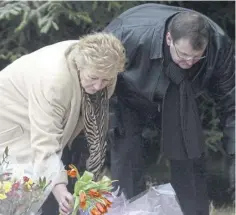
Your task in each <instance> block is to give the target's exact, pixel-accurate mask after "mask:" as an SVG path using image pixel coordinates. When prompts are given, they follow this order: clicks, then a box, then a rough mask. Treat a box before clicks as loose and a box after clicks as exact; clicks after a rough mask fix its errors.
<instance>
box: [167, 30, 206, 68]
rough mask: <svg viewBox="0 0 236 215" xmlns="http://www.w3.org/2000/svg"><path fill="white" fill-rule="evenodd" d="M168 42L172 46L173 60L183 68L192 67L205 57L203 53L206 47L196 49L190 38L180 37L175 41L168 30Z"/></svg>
mask: <svg viewBox="0 0 236 215" xmlns="http://www.w3.org/2000/svg"><path fill="white" fill-rule="evenodd" d="M166 42H167V45H168V46H169V47H170V54H171V58H172V60H173V61H174V62H175V63H176V64H177V65H178V66H179V67H180V68H182V69H190V68H191V67H192V66H193V65H194V64H195V63H197V62H198V61H199V60H201V59H203V58H205V56H203V54H204V51H205V48H206V47H204V48H203V49H202V50H194V49H193V48H192V46H191V44H190V43H189V40H188V39H179V40H177V41H176V42H175V43H174V42H173V40H172V38H171V35H170V33H169V32H168V33H167V35H166Z"/></svg>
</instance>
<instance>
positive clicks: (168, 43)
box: [166, 31, 172, 46]
mask: <svg viewBox="0 0 236 215" xmlns="http://www.w3.org/2000/svg"><path fill="white" fill-rule="evenodd" d="M171 41H172V38H171V35H170V32H169V31H168V32H167V34H166V43H167V45H168V46H170V44H171Z"/></svg>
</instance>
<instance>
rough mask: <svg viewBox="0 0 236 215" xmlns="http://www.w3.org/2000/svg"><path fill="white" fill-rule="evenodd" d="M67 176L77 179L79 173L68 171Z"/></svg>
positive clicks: (72, 170)
mask: <svg viewBox="0 0 236 215" xmlns="http://www.w3.org/2000/svg"><path fill="white" fill-rule="evenodd" d="M67 175H69V176H70V177H71V178H76V176H77V172H76V170H75V169H71V170H67Z"/></svg>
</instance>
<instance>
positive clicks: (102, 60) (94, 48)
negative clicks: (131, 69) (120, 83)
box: [75, 32, 126, 78]
mask: <svg viewBox="0 0 236 215" xmlns="http://www.w3.org/2000/svg"><path fill="white" fill-rule="evenodd" d="M76 48H77V50H78V56H77V57H76V59H75V61H76V64H77V67H78V68H80V69H82V68H84V69H85V68H86V70H88V71H94V72H95V73H96V75H98V76H101V77H103V78H113V77H115V76H117V74H118V72H123V71H124V67H125V61H126V56H125V48H124V46H123V45H122V43H121V41H120V40H119V39H118V38H116V37H115V36H114V35H112V34H111V33H103V32H100V33H93V34H88V35H86V36H83V37H81V38H80V39H79V41H78V43H77V44H76Z"/></svg>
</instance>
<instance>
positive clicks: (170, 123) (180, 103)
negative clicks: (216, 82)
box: [162, 48, 204, 159]
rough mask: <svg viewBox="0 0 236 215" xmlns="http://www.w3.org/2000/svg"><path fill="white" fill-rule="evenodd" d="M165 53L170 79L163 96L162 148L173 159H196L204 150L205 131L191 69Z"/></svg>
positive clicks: (166, 69) (167, 72)
mask: <svg viewBox="0 0 236 215" xmlns="http://www.w3.org/2000/svg"><path fill="white" fill-rule="evenodd" d="M164 54H165V62H166V66H165V75H166V76H167V77H168V79H169V80H170V83H169V86H168V88H167V91H166V93H165V96H164V100H163V113H162V147H163V148H162V149H163V153H164V154H165V155H166V156H167V157H168V158H169V159H192V158H197V157H200V156H201V155H202V153H203V151H204V135H203V130H202V125H201V120H200V116H199V114H198V109H197V104H196V102H195V99H194V97H195V96H194V93H193V89H192V86H191V81H189V80H188V74H189V72H190V71H189V70H184V69H181V68H180V67H178V66H177V65H176V64H175V63H174V62H173V61H172V59H171V57H170V53H169V49H168V50H167V48H166V49H165V51H164Z"/></svg>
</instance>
